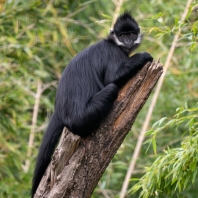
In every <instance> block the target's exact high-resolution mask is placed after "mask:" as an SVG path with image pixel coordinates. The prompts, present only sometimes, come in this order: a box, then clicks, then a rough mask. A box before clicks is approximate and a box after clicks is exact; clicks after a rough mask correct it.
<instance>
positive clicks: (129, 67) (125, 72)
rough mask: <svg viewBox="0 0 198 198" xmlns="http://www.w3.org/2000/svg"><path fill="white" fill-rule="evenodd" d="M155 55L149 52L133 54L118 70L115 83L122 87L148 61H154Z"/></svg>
mask: <svg viewBox="0 0 198 198" xmlns="http://www.w3.org/2000/svg"><path fill="white" fill-rule="evenodd" d="M152 61H153V57H152V56H151V55H150V54H149V53H147V52H143V53H138V54H135V55H133V56H131V57H130V58H129V59H128V61H127V62H124V63H122V64H121V65H120V67H119V68H118V69H117V71H116V75H115V79H114V81H113V82H114V83H115V84H116V85H117V86H118V88H121V87H122V86H123V85H124V84H125V83H126V82H127V81H128V80H129V79H130V78H131V77H133V76H134V75H135V74H136V73H137V72H138V71H139V70H140V69H141V68H142V67H143V66H144V65H145V64H146V63H147V62H152Z"/></svg>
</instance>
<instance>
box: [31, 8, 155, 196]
mask: <svg viewBox="0 0 198 198" xmlns="http://www.w3.org/2000/svg"><path fill="white" fill-rule="evenodd" d="M141 40H142V35H141V34H140V28H139V26H138V24H137V22H136V21H135V20H134V19H133V18H132V17H131V15H130V14H129V13H128V12H125V13H124V14H122V15H121V16H119V18H118V19H117V21H116V23H115V24H114V27H113V30H111V31H110V34H109V36H108V37H107V38H106V39H103V40H102V41H100V42H98V43H96V44H94V45H92V46H90V47H88V48H87V49H85V50H83V51H82V52H80V53H79V54H78V55H76V57H74V58H73V60H72V61H71V62H70V63H69V64H68V66H67V67H66V68H65V70H64V72H63V74H62V77H61V79H60V82H59V86H58V90H57V93H56V104H55V111H54V113H53V115H52V117H51V120H50V123H49V125H48V128H47V130H46V132H45V134H44V137H43V140H42V144H41V146H40V150H39V154H38V157H37V162H36V168H35V171H34V178H33V185H32V192H31V193H32V197H33V196H34V194H35V192H36V189H37V187H38V185H39V182H40V180H41V178H42V176H43V174H44V172H45V170H46V168H47V166H48V164H49V162H50V160H51V156H52V154H53V151H54V149H55V146H56V144H57V142H58V139H59V137H60V135H61V132H62V130H63V128H64V127H67V128H68V129H69V130H70V131H72V132H73V133H74V134H77V135H79V136H81V137H86V136H87V135H89V134H90V133H92V132H94V131H95V130H96V129H98V127H99V126H100V123H101V121H102V120H104V118H105V117H106V116H107V115H108V113H109V112H110V110H111V108H112V106H113V103H114V101H115V100H116V98H117V95H118V90H119V88H121V87H122V86H123V85H124V84H125V83H126V82H127V81H128V80H129V79H130V78H131V77H132V76H134V75H135V74H136V73H137V72H138V70H140V69H141V68H142V67H143V66H144V65H145V64H146V63H147V62H148V61H152V60H153V58H152V56H151V55H150V54H149V53H147V52H143V53H138V54H135V55H133V56H131V57H129V54H130V53H131V52H132V51H133V50H134V49H135V48H137V47H138V46H139V45H140V43H141Z"/></svg>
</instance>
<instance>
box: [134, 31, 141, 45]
mask: <svg viewBox="0 0 198 198" xmlns="http://www.w3.org/2000/svg"><path fill="white" fill-rule="evenodd" d="M141 41H142V34H140V33H139V34H138V37H137V39H136V40H135V41H134V44H140V43H141Z"/></svg>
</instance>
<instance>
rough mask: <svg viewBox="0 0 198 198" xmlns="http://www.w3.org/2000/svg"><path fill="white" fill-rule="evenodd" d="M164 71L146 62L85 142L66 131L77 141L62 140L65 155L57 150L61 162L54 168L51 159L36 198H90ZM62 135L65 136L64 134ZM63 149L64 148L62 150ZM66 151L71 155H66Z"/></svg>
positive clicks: (55, 154)
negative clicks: (66, 141)
mask: <svg viewBox="0 0 198 198" xmlns="http://www.w3.org/2000/svg"><path fill="white" fill-rule="evenodd" d="M162 72H163V69H162V65H161V64H160V63H159V62H153V63H147V64H146V65H145V66H144V67H143V69H142V70H141V71H140V72H139V73H138V74H137V75H136V76H134V77H133V78H132V79H131V80H130V81H129V82H128V83H127V84H126V85H125V86H124V87H123V88H122V89H121V90H120V92H119V96H118V99H117V100H116V101H115V103H114V107H113V109H112V111H111V113H110V114H109V116H108V117H107V118H106V119H105V121H104V122H103V123H102V124H101V126H100V128H99V129H98V130H97V132H95V133H93V134H91V135H90V136H88V137H87V138H86V139H81V141H80V144H79V139H80V138H79V137H76V135H73V134H72V133H70V132H68V130H66V131H67V136H69V137H70V138H71V137H72V136H74V138H73V139H74V140H72V141H73V142H71V141H68V142H69V143H65V142H64V143H62V140H63V138H62V139H61V141H60V144H59V146H60V150H64V152H63V153H62V154H61V153H60V152H59V150H56V151H55V153H54V157H53V158H55V159H57V156H60V157H59V158H58V159H59V160H56V166H55V167H54V168H52V167H53V166H52V165H51V164H53V163H52V162H53V158H52V162H51V164H50V166H49V167H48V169H47V171H46V174H45V176H44V177H43V179H42V181H41V183H40V185H39V188H38V190H37V193H36V195H35V196H34V197H35V198H38V197H39V198H41V197H47V198H60V197H61V198H89V197H91V194H92V192H93V190H94V188H95V186H96V185H97V183H98V181H99V179H100V178H101V176H102V174H103V172H104V171H105V169H106V167H107V166H108V164H109V162H110V161H111V159H112V158H113V156H114V155H115V153H116V152H117V150H118V148H119V147H120V145H121V143H122V142H123V140H124V138H125V136H126V135H127V133H128V131H129V130H130V129H131V126H132V124H133V123H134V121H135V118H136V117H137V115H138V113H139V111H140V110H141V108H142V106H143V105H144V104H145V102H146V100H147V98H148V97H149V95H150V93H151V91H152V89H153V88H154V86H155V84H156V82H157V80H158V79H159V77H160V76H161V74H162ZM63 134H65V131H64V133H63ZM67 138H68V137H66V139H67ZM70 140H71V139H70ZM65 144H67V145H65ZM71 145H73V146H71ZM74 145H75V146H74ZM78 145H79V146H78ZM63 147H65V149H62V148H63ZM70 147H71V149H70ZM77 147H78V148H77ZM76 148H77V150H76ZM65 152H66V153H68V154H65ZM72 154H73V155H72ZM65 155H66V156H65ZM63 156H64V157H63ZM57 163H58V164H57ZM59 164H60V166H59ZM61 170H62V171H61ZM50 172H52V176H53V175H54V176H53V177H52V178H51V179H50V177H51V176H50V174H49V173H50ZM57 175H58V176H57ZM53 178H54V179H53ZM49 181H51V185H49V184H50V182H49ZM50 186H51V188H50Z"/></svg>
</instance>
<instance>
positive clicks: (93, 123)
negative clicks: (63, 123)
mask: <svg viewBox="0 0 198 198" xmlns="http://www.w3.org/2000/svg"><path fill="white" fill-rule="evenodd" d="M117 96H118V88H117V86H116V85H115V84H114V83H111V84H109V85H107V86H106V87H105V88H103V89H102V90H101V91H99V92H98V93H96V94H95V95H94V96H93V97H92V98H91V99H90V100H89V102H88V103H87V105H86V107H85V108H84V111H83V114H82V115H80V116H78V118H77V119H76V120H73V122H72V121H71V131H72V132H73V133H76V134H78V135H80V136H86V135H88V134H89V133H90V132H93V131H95V130H96V129H97V128H98V127H99V126H100V123H101V121H102V120H103V119H104V118H105V117H106V116H107V115H108V113H109V111H110V109H111V108H112V106H113V103H114V101H115V100H116V98H117Z"/></svg>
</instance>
